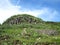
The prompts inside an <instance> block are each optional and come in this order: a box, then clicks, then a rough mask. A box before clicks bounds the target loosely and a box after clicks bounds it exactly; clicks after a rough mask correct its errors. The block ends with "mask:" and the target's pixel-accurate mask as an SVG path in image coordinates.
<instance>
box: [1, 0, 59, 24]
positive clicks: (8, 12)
mask: <svg viewBox="0 0 60 45" xmlns="http://www.w3.org/2000/svg"><path fill="white" fill-rule="evenodd" d="M17 4H18V2H17ZM22 9H23V8H22V7H21V6H18V5H13V4H12V3H11V2H10V0H0V23H1V24H2V23H3V22H4V21H5V20H6V19H8V18H9V17H11V16H12V15H16V14H25V13H26V14H31V15H33V16H36V17H40V18H42V19H43V20H46V21H47V20H53V19H54V18H55V17H56V15H57V14H59V13H58V12H57V11H56V10H52V9H50V8H47V7H44V8H42V9H40V10H37V9H34V10H29V9H28V10H27V9H25V10H22Z"/></svg>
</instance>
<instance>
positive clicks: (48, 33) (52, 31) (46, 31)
mask: <svg viewBox="0 0 60 45" xmlns="http://www.w3.org/2000/svg"><path fill="white" fill-rule="evenodd" d="M36 32H38V33H39V34H46V35H52V36H54V35H58V32H57V31H56V30H36Z"/></svg>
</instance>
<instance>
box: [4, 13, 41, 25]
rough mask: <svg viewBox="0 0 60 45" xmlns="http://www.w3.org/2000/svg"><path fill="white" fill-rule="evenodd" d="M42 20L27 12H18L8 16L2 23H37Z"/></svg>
mask: <svg viewBox="0 0 60 45" xmlns="http://www.w3.org/2000/svg"><path fill="white" fill-rule="evenodd" d="M39 22H42V20H41V19H39V18H36V17H34V16H31V15H28V14H19V15H15V16H12V17H10V18H9V19H7V20H6V21H5V22H4V23H3V24H21V23H35V24H36V23H39Z"/></svg>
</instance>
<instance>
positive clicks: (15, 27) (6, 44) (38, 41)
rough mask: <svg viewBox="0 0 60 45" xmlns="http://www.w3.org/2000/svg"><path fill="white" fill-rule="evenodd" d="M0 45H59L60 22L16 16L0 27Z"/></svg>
mask: <svg viewBox="0 0 60 45" xmlns="http://www.w3.org/2000/svg"><path fill="white" fill-rule="evenodd" d="M0 45H60V22H45V21H43V20H42V19H39V18H36V17H34V16H31V15H28V14H18V15H15V16H12V17H10V18H9V19H7V20H6V21H5V22H4V23H3V24H2V25H0Z"/></svg>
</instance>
